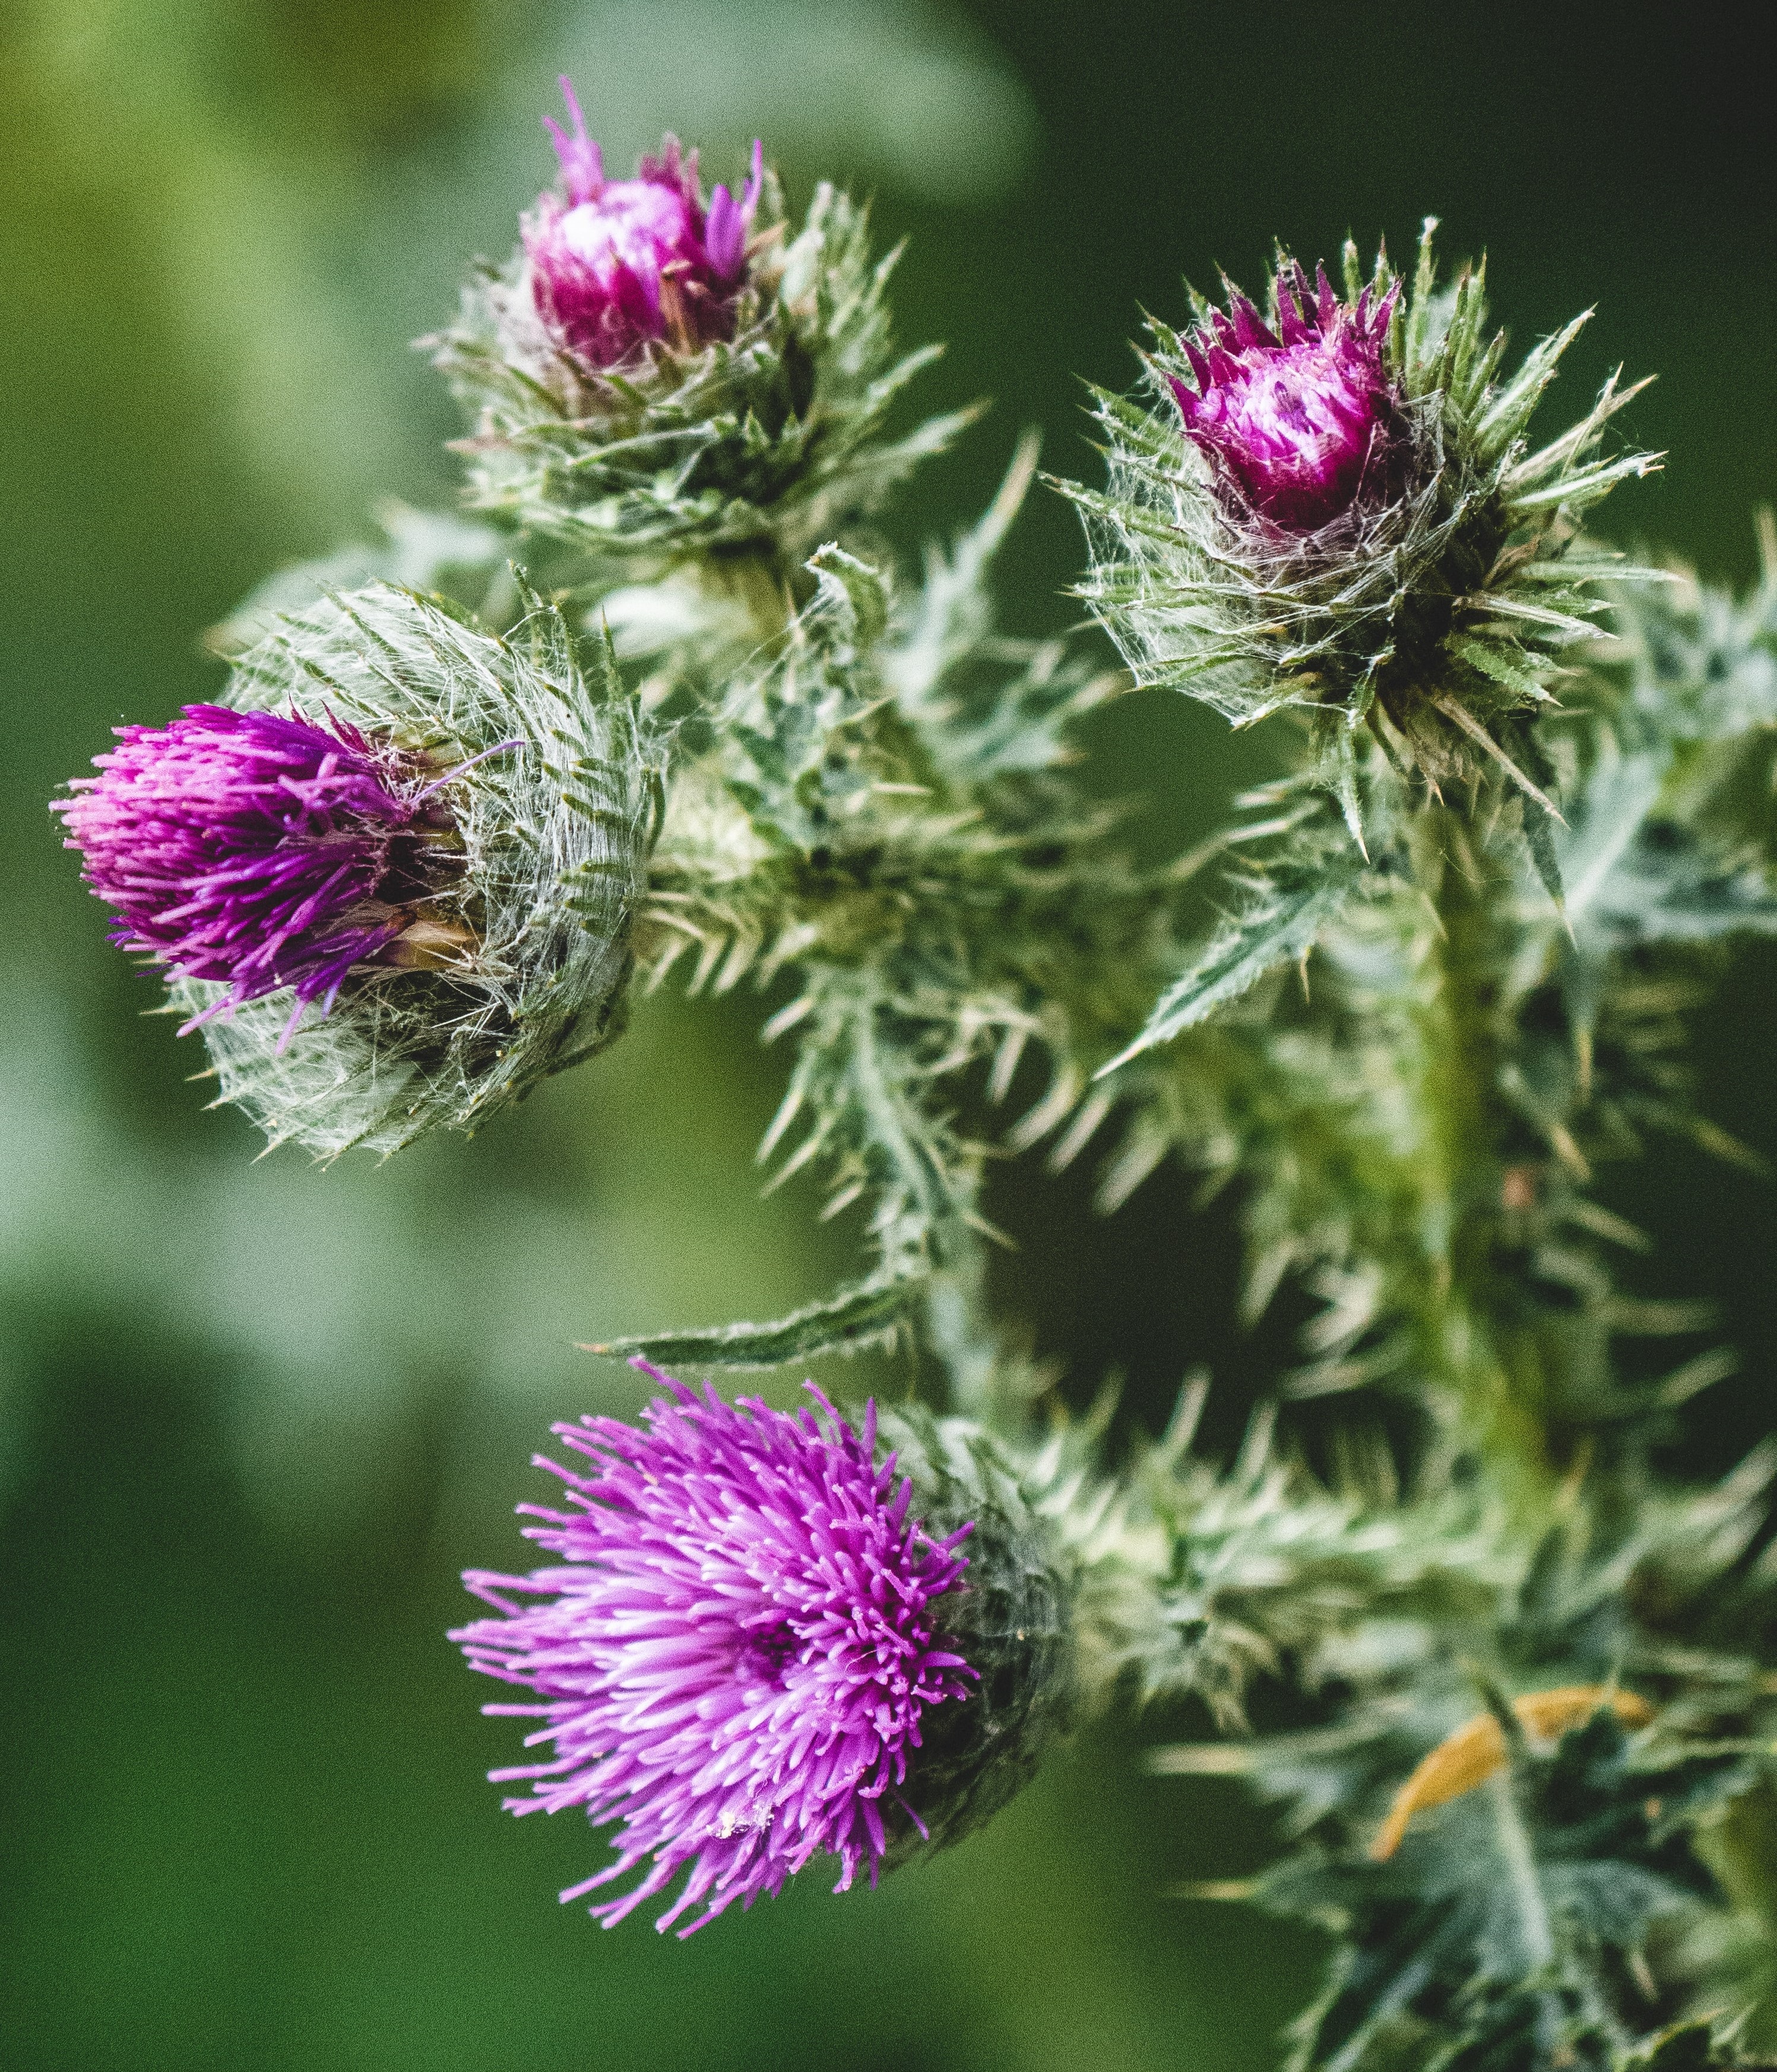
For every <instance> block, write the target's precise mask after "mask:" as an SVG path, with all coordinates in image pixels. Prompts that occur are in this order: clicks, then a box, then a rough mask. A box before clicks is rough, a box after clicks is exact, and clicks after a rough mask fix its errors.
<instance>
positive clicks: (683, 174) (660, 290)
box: [523, 77, 765, 367]
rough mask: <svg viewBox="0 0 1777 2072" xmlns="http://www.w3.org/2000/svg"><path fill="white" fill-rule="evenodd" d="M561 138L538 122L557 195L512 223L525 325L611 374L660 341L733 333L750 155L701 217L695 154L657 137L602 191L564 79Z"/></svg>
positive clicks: (754, 195)
mask: <svg viewBox="0 0 1777 2072" xmlns="http://www.w3.org/2000/svg"><path fill="white" fill-rule="evenodd" d="M561 93H562V97H563V99H564V100H565V101H566V103H567V105H568V113H569V114H570V116H571V117H573V121H574V127H573V129H572V131H571V132H570V131H567V130H565V129H562V127H561V125H560V124H559V123H557V122H556V121H553V120H552V119H551V118H550V117H548V116H545V117H544V118H543V119H544V122H545V126H546V127H547V128H548V129H549V134H550V135H551V137H552V138H553V139H554V142H555V151H556V156H557V158H559V159H560V160H561V193H559V194H557V193H549V194H545V195H543V196H541V199H539V200H538V203H537V207H536V208H535V210H534V211H533V212H532V213H531V214H530V215H529V216H527V217H526V218H525V219H524V224H523V230H524V249H525V252H526V253H527V255H528V256H529V261H530V275H531V294H532V298H533V300H534V302H535V303H536V305H537V315H539V316H540V317H541V319H542V320H543V322H544V323H545V325H546V326H547V327H548V328H549V331H550V332H551V333H552V335H553V336H554V337H555V338H556V339H557V340H558V341H559V343H561V344H562V345H564V346H566V347H567V348H568V349H569V351H570V352H574V353H577V354H578V356H580V357H581V358H582V360H590V362H591V363H592V364H593V365H594V366H595V367H615V366H617V365H619V364H620V363H621V362H623V361H624V360H631V359H633V358H634V357H635V356H636V355H637V354H638V353H639V352H642V351H643V350H644V349H645V347H648V345H649V344H651V343H656V342H659V341H664V342H666V343H671V344H673V345H674V346H677V347H681V348H684V349H694V348H695V347H698V346H701V345H706V344H708V343H710V341H711V340H712V339H722V338H727V337H730V335H732V334H733V331H734V297H735V295H736V294H737V292H738V290H739V289H740V287H741V286H742V282H743V281H744V279H745V277H746V272H747V232H748V230H749V229H750V228H751V224H752V220H753V213H754V211H755V209H756V208H758V206H759V193H760V191H761V188H762V187H763V183H764V176H765V168H764V155H763V149H762V147H761V146H760V144H759V141H758V139H757V138H755V140H754V143H753V162H752V177H751V179H749V180H748V181H747V185H746V187H745V188H744V189H743V190H742V194H741V196H740V199H738V201H737V200H736V199H735V198H734V195H731V194H730V192H729V191H728V189H727V188H726V187H718V188H717V189H716V191H715V192H714V194H713V195H711V196H710V206H709V208H708V211H707V212H705V208H704V205H703V201H702V197H701V190H700V187H699V183H698V179H697V154H696V152H694V151H693V153H692V154H691V156H690V157H689V158H688V159H687V158H683V157H682V156H681V153H680V150H679V144H678V140H677V138H673V137H668V138H666V139H665V140H664V142H663V144H662V146H661V147H660V157H659V158H644V159H643V160H642V162H641V164H640V166H639V167H638V169H637V171H636V178H635V179H632V180H607V179H606V178H605V166H604V159H603V155H602V154H601V153H600V151H599V146H598V145H597V143H596V142H594V140H593V139H592V138H590V137H588V136H587V134H586V122H585V120H584V118H583V117H582V115H581V113H580V104H579V102H578V100H577V99H576V98H575V97H574V88H573V87H572V86H571V85H570V83H569V81H568V80H566V78H565V77H564V78H563V80H561Z"/></svg>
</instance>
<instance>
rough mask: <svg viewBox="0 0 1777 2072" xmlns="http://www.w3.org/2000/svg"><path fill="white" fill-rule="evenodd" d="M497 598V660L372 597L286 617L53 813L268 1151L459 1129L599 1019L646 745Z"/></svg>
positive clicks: (424, 605) (128, 734)
mask: <svg viewBox="0 0 1777 2072" xmlns="http://www.w3.org/2000/svg"><path fill="white" fill-rule="evenodd" d="M520 587H521V589H522V588H523V586H522V579H521V578H520ZM524 598H525V601H526V602H527V603H528V604H529V606H530V607H531V609H530V610H529V614H528V615H527V616H526V617H525V618H524V619H523V620H522V621H521V622H520V624H519V626H518V627H516V629H515V631H514V632H513V634H512V636H511V637H510V638H509V639H500V638H498V637H496V635H492V634H491V633H488V632H486V631H483V629H482V628H480V627H479V626H476V625H475V624H472V623H466V622H465V621H464V620H463V619H462V618H460V617H459V616H458V615H456V614H455V613H454V612H452V611H447V610H446V609H445V607H444V606H442V604H440V603H438V602H437V601H436V600H434V599H430V598H420V597H416V596H414V595H413V594H412V593H411V592H409V591H406V590H397V589H396V588H395V587H394V586H393V585H390V584H386V583H372V584H371V585H369V586H367V587H366V588H364V589H362V590H354V591H348V592H345V593H343V594H339V595H338V596H333V597H328V598H324V599H323V601H322V602H319V603H318V604H315V605H312V606H310V607H309V608H308V609H307V610H306V611H300V612H295V613H292V614H290V615H287V616H286V617H285V618H283V619H281V620H280V622H279V623H278V626H277V628H276V630H275V631H273V632H272V633H270V634H269V635H267V636H266V637H265V639H262V640H261V641H260V642H258V643H257V645H255V646H253V647H252V648H249V649H248V650H247V651H246V652H245V653H244V654H243V655H242V656H241V657H240V660H239V661H238V662H237V665H236V668H235V672H234V674H233V676H232V678H231V679H230V680H229V684H228V691H227V693H226V697H227V699H228V703H227V704H226V705H200V706H194V707H192V708H191V709H190V710H189V711H187V713H185V714H184V715H183V717H181V718H179V719H177V720H175V722H173V723H172V725H171V726H168V727H164V728H149V727H132V728H128V729H125V730H124V738H123V742H122V746H121V747H119V748H117V749H116V750H113V751H112V752H111V753H110V754H108V755H105V756H102V757H101V758H100V759H98V762H99V771H100V774H99V775H97V777H89V778H83V779H79V780H77V781H76V784H75V786H74V787H73V788H74V796H72V798H71V799H68V800H64V801H63V802H62V804H61V805H60V808H59V810H60V812H61V813H62V815H63V817H64V822H65V824H66V825H67V827H68V837H69V841H70V843H71V845H72V846H74V847H76V848H78V849H80V850H82V851H83V852H84V855H85V857H86V867H87V877H88V882H90V883H91V884H92V885H93V889H94V890H95V891H97V892H98V893H100V894H101V895H102V896H103V897H105V898H107V899H109V900H110V901H111V902H112V903H113V906H116V907H117V911H118V917H119V918H118V922H117V929H116V931H115V935H116V939H117V940H118V941H119V942H120V943H123V944H124V945H125V947H126V948H136V949H139V950H142V951H144V952H146V953H147V954H148V955H150V956H152V957H153V958H154V959H155V960H157V961H158V963H159V964H161V965H162V967H163V968H165V969H166V971H167V975H168V977H169V980H170V982H171V1001H172V1006H173V1009H174V1010H175V1012H177V1013H179V1014H180V1015H181V1016H182V1017H183V1030H190V1029H194V1028H197V1027H200V1026H201V1027H202V1029H203V1030H204V1041H205V1042H206V1043H207V1045H208V1048H209V1051H210V1056H211V1062H212V1067H213V1068H214V1071H215V1075H216V1079H218V1080H219V1081H220V1098H221V1099H222V1100H227V1101H235V1102H237V1103H239V1104H241V1106H242V1107H244V1108H245V1109H246V1110H247V1111H248V1112H249V1114H250V1115H251V1116H253V1119H254V1120H256V1121H257V1122H258V1123H259V1124H261V1127H262V1128H264V1129H265V1132H266V1133H267V1134H268V1135H269V1137H271V1138H272V1140H273V1141H274V1143H275V1142H281V1141H284V1140H285V1139H286V1138H288V1139H293V1140H294V1141H297V1142H298V1143H302V1144H305V1145H307V1146H308V1147H309V1148H310V1149H311V1150H313V1151H315V1153H318V1154H319V1155H320V1156H322V1157H332V1156H334V1155H335V1154H336V1153H339V1152H340V1151H343V1150H344V1149H347V1148H348V1147H349V1146H351V1145H368V1146H369V1147H370V1148H372V1149H376V1150H380V1151H392V1150H393V1149H397V1147H398V1146H400V1145H403V1144H406V1143H409V1142H410V1141H412V1140H413V1138H415V1137H419V1136H422V1135H423V1134H424V1133H426V1131H427V1130H429V1129H431V1128H436V1127H438V1126H441V1125H442V1126H446V1127H450V1128H473V1127H475V1125H476V1124H479V1122H481V1121H482V1120H484V1119H486V1118H487V1116H491V1115H492V1114H493V1113H495V1112H496V1111H497V1110H498V1109H499V1108H501V1107H503V1106H504V1105H505V1104H507V1103H508V1102H509V1101H512V1100H516V1099H518V1098H520V1096H523V1095H524V1093H526V1092H527V1091H529V1089H530V1088H531V1087H533V1086H534V1085H535V1084H536V1083H537V1081H538V1080H539V1079H541V1078H543V1077H544V1076H545V1075H546V1074H548V1073H550V1072H553V1071H560V1070H561V1068H562V1067H564V1066H566V1065H569V1064H571V1063H574V1062H575V1061H576V1060H577V1059H579V1058H582V1057H585V1056H586V1055H588V1054H590V1052H591V1051H593V1050H597V1049H599V1048H600V1047H602V1046H603V1044H604V1043H605V1042H608V1041H609V1040H610V1039H611V1038H612V1037H613V1036H615V1034H617V1032H618V1030H619V1029H620V1027H621V1026H622V1017H621V1012H620V1010H621V1006H622V1001H623V987H624V982H625V980H627V975H628V972H629V965H630V948H629V930H630V915H631V906H632V903H633V898H634V895H635V893H636V890H637V888H638V886H639V885H640V878H641V874H642V871H643V868H644V858H645V855H646V852H647V848H648V842H649V841H650V840H651V838H652V837H651V825H652V817H653V805H652V800H653V796H654V787H655V785H656V781H657V780H656V777H655V775H653V772H654V770H655V767H656V761H657V756H658V751H657V750H656V746H655V745H654V738H653V736H652V734H651V732H650V731H649V730H648V727H647V725H646V722H644V720H643V719H642V717H641V716H640V712H639V709H637V708H636V705H634V703H633V702H632V701H631V700H630V699H628V698H627V697H625V696H624V695H623V689H622V686H621V685H620V683H619V681H618V679H617V676H616V672H615V664H613V662H612V660H611V655H610V652H609V650H608V648H606V647H603V646H600V645H599V644H598V643H587V644H586V647H585V648H580V647H578V646H577V645H576V643H574V640H573V639H572V638H571V637H570V634H569V632H568V630H567V627H566V624H565V623H564V622H563V621H562V619H561V616H560V615H559V614H558V613H557V612H556V611H554V610H553V608H552V607H550V606H547V605H545V604H544V603H543V602H542V601H541V599H539V598H537V597H536V596H535V595H534V594H532V593H530V592H529V590H524ZM310 1009H319V1012H314V1011H306V1010H310ZM183 1030H182V1032H181V1033H183Z"/></svg>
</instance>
